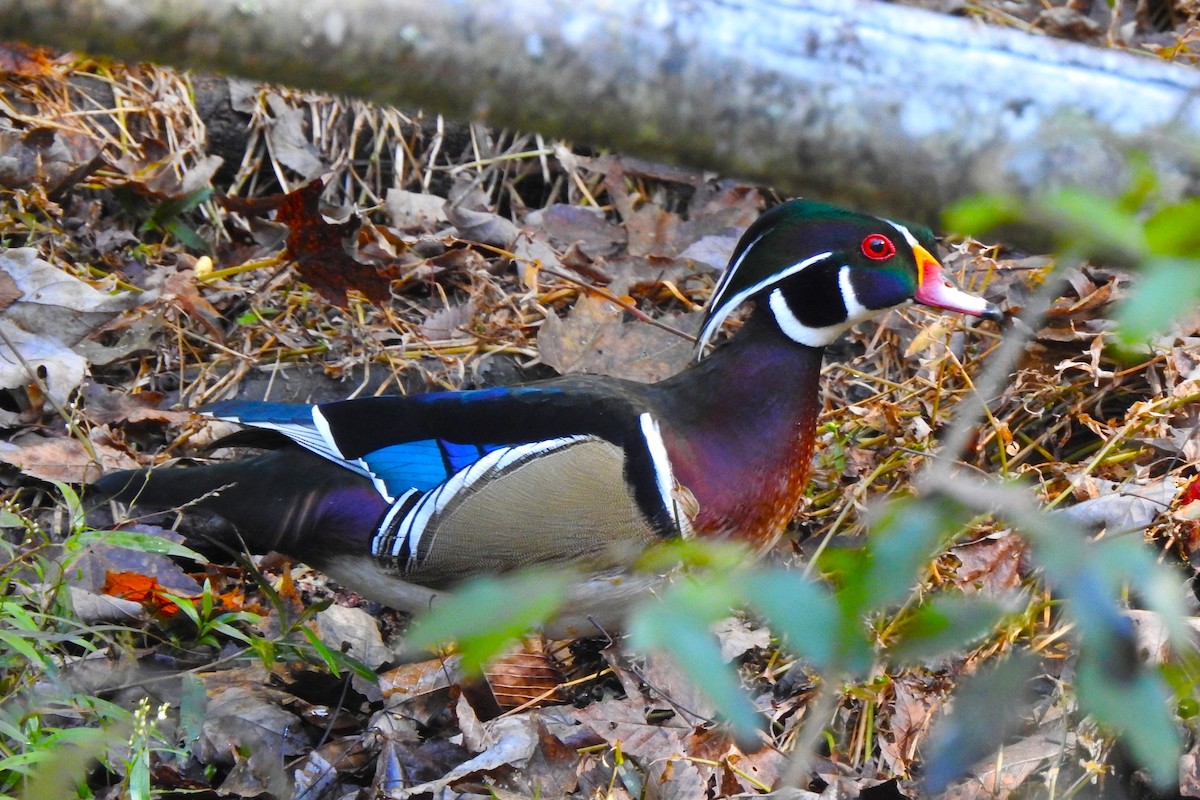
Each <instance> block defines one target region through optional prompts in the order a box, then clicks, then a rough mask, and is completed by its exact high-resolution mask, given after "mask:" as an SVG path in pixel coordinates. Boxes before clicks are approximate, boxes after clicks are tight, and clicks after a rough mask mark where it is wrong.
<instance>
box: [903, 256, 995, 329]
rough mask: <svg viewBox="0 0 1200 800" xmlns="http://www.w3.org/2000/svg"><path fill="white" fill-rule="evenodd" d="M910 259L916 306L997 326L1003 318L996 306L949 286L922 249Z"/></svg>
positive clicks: (950, 284) (938, 265)
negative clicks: (914, 261) (913, 264)
mask: <svg viewBox="0 0 1200 800" xmlns="http://www.w3.org/2000/svg"><path fill="white" fill-rule="evenodd" d="M913 255H915V256H916V258H917V293H916V295H914V297H915V298H916V301H917V302H918V303H922V304H924V305H927V306H930V307H932V308H942V309H945V310H946V311H957V312H959V313H960V314H970V315H971V316H974V317H985V318H986V319H991V320H996V321H997V322H998V321H1000V320H1001V319H1003V318H1004V315H1003V313H1001V311H1000V309H998V308H996V306H994V305H992V304H991V303H989V302H988V301H986V300H984V299H983V298H982V297H980V296H979V295H974V294H971V293H970V292H964V291H963V290H962V289H959V288H958V287H957V286H955V285H954V284H953V283H951V282H950V279H949V278H947V277H946V275H945V273H943V272H942V265H941V264H939V263H938V260H937V259H936V258H934V257H933V256H932V255H930V253H929V251H928V250H926V249H925V248H924V247H921V246H920V245H916V246H915V247H913Z"/></svg>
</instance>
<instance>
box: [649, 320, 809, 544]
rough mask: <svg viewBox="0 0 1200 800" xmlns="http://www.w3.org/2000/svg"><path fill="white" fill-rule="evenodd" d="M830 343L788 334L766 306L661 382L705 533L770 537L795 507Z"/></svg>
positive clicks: (668, 428)
mask: <svg viewBox="0 0 1200 800" xmlns="http://www.w3.org/2000/svg"><path fill="white" fill-rule="evenodd" d="M823 353H824V350H823V348H815V347H807V346H805V345H801V344H797V343H796V342H794V341H792V340H791V339H789V338H787V337H786V336H785V335H784V334H783V333H782V332H781V331H780V330H779V328H778V326H776V325H775V322H774V319H773V318H772V317H771V315H770V313H768V312H767V311H766V310H765V309H759V310H756V311H755V313H754V314H752V315H751V317H750V318H749V319H748V320H747V322H746V324H745V325H744V326H743V328H742V330H741V331H739V332H738V333H737V334H736V335H735V336H734V337H733V339H732V340H731V341H730V342H729V343H728V344H726V345H724V346H723V347H720V348H718V349H717V351H716V352H714V353H713V354H712V355H711V356H710V357H709V358H707V359H705V360H704V361H702V362H700V363H699V364H697V365H696V366H694V367H692V368H691V369H688V370H686V371H684V372H682V373H680V374H679V375H676V376H675V377H673V378H670V379H668V380H666V381H663V382H662V383H660V384H658V388H660V389H662V390H664V391H663V393H662V395H661V396H662V400H663V404H664V405H665V406H667V407H668V410H667V411H666V413H664V414H662V417H661V418H662V419H663V420H664V428H663V437H664V440H665V441H666V445H667V451H668V453H669V455H670V458H671V463H672V465H673V468H674V470H675V478H676V480H678V481H679V482H680V483H681V484H682V485H683V486H685V487H687V488H688V489H689V490H690V491H691V492H692V494H693V495H694V496H695V498H696V500H697V502H698V503H699V505H700V513H699V515H698V516H697V517H696V519H695V520H694V522H693V525H694V527H695V529H696V531H697V532H698V533H702V534H723V535H726V534H727V535H733V536H737V537H739V538H744V539H749V540H752V541H756V542H762V541H767V540H770V539H772V538H773V537H775V536H777V535H778V533H779V532H780V531H781V530H782V528H783V526H784V525H786V523H787V521H788V520H790V519H791V517H792V516H793V515H794V514H795V512H796V509H797V507H798V506H799V503H800V499H801V497H802V496H803V492H804V483H805V479H806V477H807V474H808V466H809V462H810V460H811V458H812V442H813V435H814V430H815V427H816V419H817V414H818V412H819V411H820V397H819V394H818V391H817V389H818V384H819V381H820V375H821V358H822V355H823Z"/></svg>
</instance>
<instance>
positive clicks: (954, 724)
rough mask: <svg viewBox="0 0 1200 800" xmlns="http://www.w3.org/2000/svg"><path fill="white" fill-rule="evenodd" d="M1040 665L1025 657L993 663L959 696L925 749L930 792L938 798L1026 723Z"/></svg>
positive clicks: (966, 682) (972, 678)
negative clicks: (1033, 680)
mask: <svg viewBox="0 0 1200 800" xmlns="http://www.w3.org/2000/svg"><path fill="white" fill-rule="evenodd" d="M1036 669H1037V661H1036V660H1035V659H1034V658H1032V657H1030V656H1028V655H1023V654H1018V655H1013V656H1010V657H1009V658H1007V659H1005V660H1004V661H1001V662H999V663H998V664H989V665H987V666H984V667H982V668H980V670H979V671H978V672H976V673H975V674H974V675H972V676H970V677H969V678H967V679H966V680H964V681H963V682H962V683H961V684H960V685H959V687H958V690H957V691H956V692H955V693H954V709H953V711H952V712H951V713H950V714H948V715H946V716H945V717H942V719H940V720H939V721H938V722H937V724H936V725H935V726H934V729H933V732H932V733H931V735H930V739H929V745H928V746H927V747H926V748H925V756H926V766H925V788H926V789H927V790H928V792H929V794H938V793H940V792H941V791H943V790H944V789H945V788H946V787H948V786H949V785H950V784H951V783H953V782H955V781H956V780H958V779H959V778H962V777H963V776H965V775H966V774H967V772H968V770H970V768H971V766H972V765H974V764H975V762H977V761H979V760H980V759H982V758H986V757H987V756H990V755H991V754H992V753H994V752H995V751H996V749H997V748H999V747H1000V745H1001V744H1003V743H1004V740H1005V738H1006V737H1008V736H1009V735H1011V734H1012V733H1013V732H1014V731H1015V730H1016V729H1017V727H1018V726H1019V725H1020V724H1021V721H1022V718H1023V717H1024V715H1025V713H1026V709H1028V707H1029V690H1028V684H1029V681H1030V679H1031V678H1032V677H1033V676H1034V671H1035V670H1036Z"/></svg>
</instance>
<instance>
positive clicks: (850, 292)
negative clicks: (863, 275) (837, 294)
mask: <svg viewBox="0 0 1200 800" xmlns="http://www.w3.org/2000/svg"><path fill="white" fill-rule="evenodd" d="M838 288H839V289H840V290H841V293H842V305H844V306H846V322H847V324H848V325H852V324H854V323H855V322H858V321H859V320H864V319H866V318H867V317H870V316H871V315H873V314H875V313H877V312H875V311H872V310H871V309H869V308H867V307H866V306H864V305H863V304H862V303H860V302H858V295H856V294H855V293H854V285H853V284H851V283H850V268H849V267H842V268H841V269H839V270H838Z"/></svg>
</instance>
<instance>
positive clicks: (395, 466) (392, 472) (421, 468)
mask: <svg viewBox="0 0 1200 800" xmlns="http://www.w3.org/2000/svg"><path fill="white" fill-rule="evenodd" d="M504 446H505V445H497V444H457V443H455V442H447V441H445V440H443V439H423V440H421V441H419V442H405V443H404V444H394V445H391V446H389V447H384V448H383V449H381V450H376V451H374V452H372V453H367V454H366V455H365V456H363V457H362V459H360V463H362V464H363V466H365V467H366V468H367V470H368V471H369V472H370V473H371V476H372V478H374V479H375V481H376V483H377V484H382V488H383V490H384V493H385V495H386V496H389V497H399V496H400V495H402V494H403V493H404V492H406V491H408V490H409V489H417V490H419V491H422V492H428V491H429V490H431V489H433V488H435V487H437V486H438V485H440V484H442V483H443V482H444V481H445V480H446V479H447V478H449V477H450V476H451V475H453V474H454V473H456V472H459V471H461V470H463V469H466V468H467V467H469V466H471V465H472V464H474V463H475V462H476V461H478V460H479V459H481V458H483V457H484V456H485V455H487V454H488V453H490V452H492V451H494V450H499V449H500V448H502V447H504Z"/></svg>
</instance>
